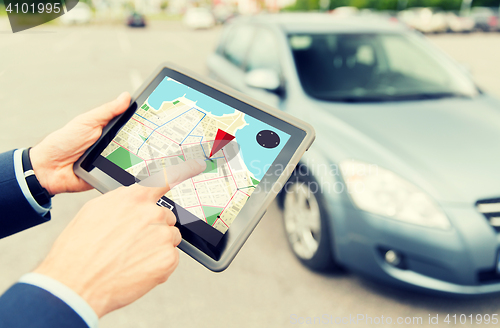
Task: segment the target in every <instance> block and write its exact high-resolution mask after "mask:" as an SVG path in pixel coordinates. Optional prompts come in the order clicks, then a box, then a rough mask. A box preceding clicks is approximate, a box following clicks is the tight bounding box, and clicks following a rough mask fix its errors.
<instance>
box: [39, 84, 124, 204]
mask: <svg viewBox="0 0 500 328" xmlns="http://www.w3.org/2000/svg"><path fill="white" fill-rule="evenodd" d="M129 105H130V95H129V94H128V93H127V92H124V93H122V94H121V95H120V96H119V97H118V98H117V99H115V100H113V101H111V102H109V103H107V104H104V105H102V106H100V107H98V108H96V109H93V110H91V111H89V112H87V113H84V114H82V115H79V116H77V117H76V118H74V119H73V120H72V121H70V122H69V123H68V124H66V125H65V126H64V127H63V128H62V129H59V130H57V131H55V132H53V133H51V134H49V135H48V136H47V137H46V138H45V139H44V140H43V141H42V142H40V143H39V144H38V145H36V146H35V147H33V148H32V149H31V151H30V158H31V163H32V165H33V171H34V172H35V176H36V177H37V179H38V181H40V184H41V185H42V187H44V188H45V189H47V191H48V192H49V193H50V194H51V195H56V194H60V193H63V192H78V191H85V190H90V189H92V187H91V186H90V185H89V184H88V183H86V182H85V181H83V180H82V179H80V178H79V177H77V176H76V175H75V173H74V172H73V164H74V163H75V162H76V161H77V160H78V159H79V158H80V157H81V156H82V155H83V153H84V152H85V151H86V150H87V149H88V148H89V147H90V146H92V145H93V144H94V143H95V142H96V141H97V139H99V137H100V136H101V134H102V129H103V128H104V127H105V126H106V125H107V124H108V123H109V121H111V120H112V119H113V118H114V117H116V116H118V115H120V114H122V113H123V112H124V111H125V110H126V109H127V108H128V106H129Z"/></svg>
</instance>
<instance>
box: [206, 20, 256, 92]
mask: <svg viewBox="0 0 500 328" xmlns="http://www.w3.org/2000/svg"><path fill="white" fill-rule="evenodd" d="M254 36H255V27H254V26H252V25H249V24H237V25H234V26H231V27H229V28H228V30H227V32H226V33H224V35H223V37H222V39H221V41H220V44H219V47H218V49H217V51H216V53H215V54H214V55H212V56H210V57H209V58H208V62H207V64H208V70H209V75H210V77H211V78H213V79H214V80H216V81H219V82H222V83H224V84H226V85H228V86H230V87H232V88H234V89H236V90H239V91H243V89H244V75H245V72H244V68H243V65H244V63H245V58H246V55H247V53H248V48H249V47H250V44H251V42H252V41H253V38H254Z"/></svg>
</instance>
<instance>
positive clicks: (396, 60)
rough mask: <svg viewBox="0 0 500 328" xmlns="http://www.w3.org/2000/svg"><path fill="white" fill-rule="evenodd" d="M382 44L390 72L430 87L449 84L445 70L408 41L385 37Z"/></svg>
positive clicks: (395, 37)
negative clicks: (430, 85)
mask: <svg viewBox="0 0 500 328" xmlns="http://www.w3.org/2000/svg"><path fill="white" fill-rule="evenodd" d="M382 44H383V47H384V50H385V55H386V56H387V58H388V61H389V67H390V70H391V71H392V72H394V73H399V74H401V75H405V76H407V77H410V78H413V79H415V80H420V81H423V82H425V83H428V84H432V85H446V84H449V79H450V76H449V75H447V74H446V72H445V69H443V68H442V67H441V66H440V65H439V63H438V62H436V61H430V60H428V58H427V57H426V56H425V53H424V50H422V49H420V48H416V47H414V46H413V45H412V44H411V42H409V41H408V39H404V38H401V37H398V36H387V37H385V38H383V40H382ZM409 63H411V65H410V64H409Z"/></svg>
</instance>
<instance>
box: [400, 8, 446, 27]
mask: <svg viewBox="0 0 500 328" xmlns="http://www.w3.org/2000/svg"><path fill="white" fill-rule="evenodd" d="M398 19H399V20H400V21H401V22H403V23H405V24H406V25H408V26H409V27H411V28H414V29H415V30H417V31H420V32H422V33H443V32H446V31H447V30H448V23H447V17H446V14H445V13H443V12H442V11H439V10H437V9H433V8H410V9H407V10H402V11H400V12H399V13H398Z"/></svg>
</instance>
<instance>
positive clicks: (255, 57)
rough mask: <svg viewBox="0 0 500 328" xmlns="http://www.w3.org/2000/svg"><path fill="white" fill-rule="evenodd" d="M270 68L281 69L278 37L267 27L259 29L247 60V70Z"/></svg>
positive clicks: (277, 70)
mask: <svg viewBox="0 0 500 328" xmlns="http://www.w3.org/2000/svg"><path fill="white" fill-rule="evenodd" d="M257 68H268V69H272V70H274V71H276V72H279V71H280V65H279V54H278V45H277V42H276V38H275V37H274V35H273V34H272V32H270V31H269V30H266V29H259V30H258V31H257V34H256V36H255V38H254V40H253V42H252V46H251V47H250V51H249V53H248V58H247V62H246V70H247V71H251V70H254V69H257Z"/></svg>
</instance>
